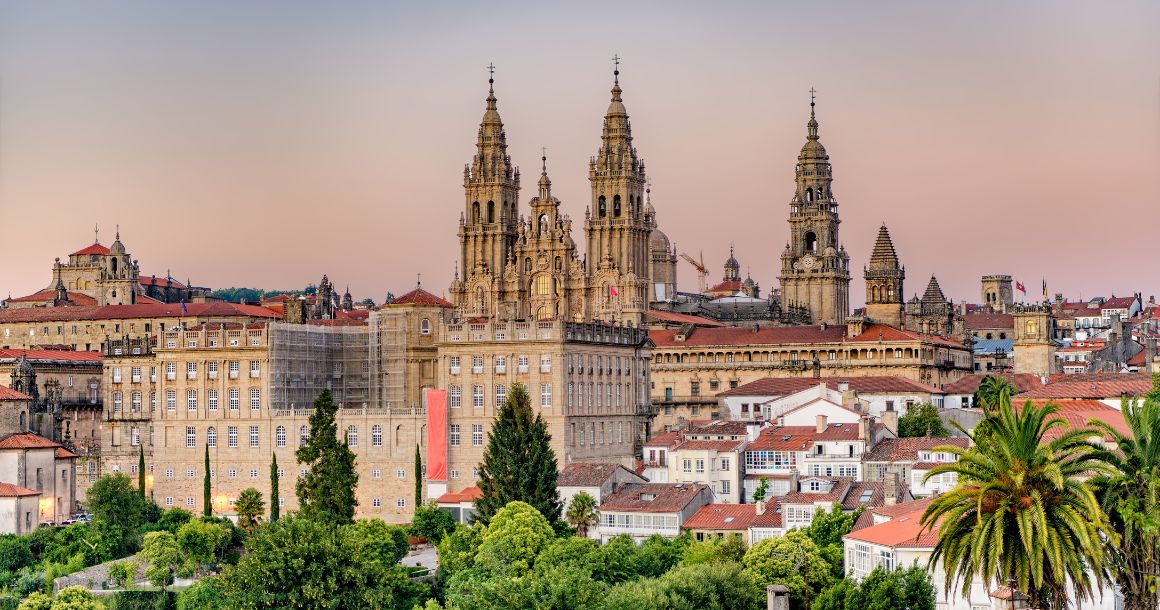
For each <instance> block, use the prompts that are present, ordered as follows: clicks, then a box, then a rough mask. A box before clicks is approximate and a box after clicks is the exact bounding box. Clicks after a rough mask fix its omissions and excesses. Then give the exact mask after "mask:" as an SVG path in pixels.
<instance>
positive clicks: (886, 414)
mask: <svg viewBox="0 0 1160 610" xmlns="http://www.w3.org/2000/svg"><path fill="white" fill-rule="evenodd" d="M882 425H883V426H886V429H887V430H889V431H890V433H891V434H893V435H894V436H898V411H895V410H894V406H893V405H886V410H885V411H883V412H882Z"/></svg>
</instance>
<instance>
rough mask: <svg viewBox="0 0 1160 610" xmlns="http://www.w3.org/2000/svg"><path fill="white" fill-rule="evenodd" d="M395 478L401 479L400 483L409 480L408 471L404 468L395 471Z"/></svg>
mask: <svg viewBox="0 0 1160 610" xmlns="http://www.w3.org/2000/svg"><path fill="white" fill-rule="evenodd" d="M395 478H396V479H399V480H400V481H402V480H403V479H406V478H407V471H406V470H404V469H402V468H400V469H398V470H396V471H395Z"/></svg>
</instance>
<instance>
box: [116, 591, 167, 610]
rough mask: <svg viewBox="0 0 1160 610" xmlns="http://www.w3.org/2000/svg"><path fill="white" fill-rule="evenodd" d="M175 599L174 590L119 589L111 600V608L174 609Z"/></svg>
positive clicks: (132, 609)
mask: <svg viewBox="0 0 1160 610" xmlns="http://www.w3.org/2000/svg"><path fill="white" fill-rule="evenodd" d="M174 600H175V596H174V594H173V592H172V591H157V590H150V589H135V590H132V591H118V592H117V594H116V595H114V596H113V599H112V602H109V610H173V608H174Z"/></svg>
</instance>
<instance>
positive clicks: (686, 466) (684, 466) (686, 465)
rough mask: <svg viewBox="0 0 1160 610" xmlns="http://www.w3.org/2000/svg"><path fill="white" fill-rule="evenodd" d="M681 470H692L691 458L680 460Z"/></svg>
mask: <svg viewBox="0 0 1160 610" xmlns="http://www.w3.org/2000/svg"><path fill="white" fill-rule="evenodd" d="M681 472H693V460H688V459H685V460H681Z"/></svg>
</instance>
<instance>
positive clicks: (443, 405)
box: [423, 388, 447, 481]
mask: <svg viewBox="0 0 1160 610" xmlns="http://www.w3.org/2000/svg"><path fill="white" fill-rule="evenodd" d="M423 391H424V392H426V393H427V480H428V481H446V480H447V390H432V389H430V388H428V389H425V390H423Z"/></svg>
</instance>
